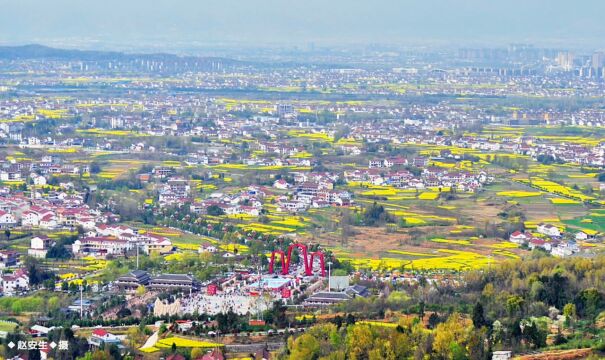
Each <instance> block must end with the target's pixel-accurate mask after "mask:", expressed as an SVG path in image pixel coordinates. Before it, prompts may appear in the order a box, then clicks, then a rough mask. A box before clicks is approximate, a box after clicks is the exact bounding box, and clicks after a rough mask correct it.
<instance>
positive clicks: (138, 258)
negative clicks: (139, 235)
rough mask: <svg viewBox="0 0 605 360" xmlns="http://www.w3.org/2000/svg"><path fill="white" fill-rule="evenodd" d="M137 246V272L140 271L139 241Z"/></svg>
mask: <svg viewBox="0 0 605 360" xmlns="http://www.w3.org/2000/svg"><path fill="white" fill-rule="evenodd" d="M136 244H137V245H136V246H137V270H139V241H137V242H136Z"/></svg>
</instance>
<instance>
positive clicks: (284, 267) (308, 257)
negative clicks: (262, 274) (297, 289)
mask: <svg viewBox="0 0 605 360" xmlns="http://www.w3.org/2000/svg"><path fill="white" fill-rule="evenodd" d="M294 248H299V249H300V250H301V252H302V260H303V264H304V266H305V275H306V276H311V275H313V262H314V261H315V259H316V257H317V258H319V268H320V270H321V276H323V277H325V276H326V266H325V262H324V253H323V252H321V251H319V250H318V251H314V252H312V253H310V254H309V252H308V249H307V246H306V245H303V244H292V245H290V246H289V247H288V253H287V254H285V253H284V251H282V250H273V251H272V252H271V260H270V261H269V274H273V270H274V267H275V255H276V254H277V255H279V258H280V260H281V273H282V275H288V274H289V273H290V261H291V260H292V250H294Z"/></svg>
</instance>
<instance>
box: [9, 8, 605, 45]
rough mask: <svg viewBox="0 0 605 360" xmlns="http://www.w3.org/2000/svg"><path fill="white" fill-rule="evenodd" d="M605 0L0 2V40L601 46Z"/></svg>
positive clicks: (116, 42) (126, 43) (11, 42)
mask: <svg viewBox="0 0 605 360" xmlns="http://www.w3.org/2000/svg"><path fill="white" fill-rule="evenodd" d="M604 19H605V1H604V0H371V1H370V0H215V1H207V0H98V1H97V0H0V43H2V44H23V43H34V42H37V43H44V44H54V45H56V44H63V45H68V46H86V47H107V46H111V45H116V46H117V45H119V46H134V47H141V46H147V45H149V44H155V45H158V48H160V49H161V48H162V47H163V46H166V47H167V48H170V47H174V46H175V44H177V46H180V45H184V44H191V43H198V44H216V43H227V42H228V43H246V44H249V45H255V44H285V45H308V44H309V43H311V42H314V43H315V44H317V45H321V44H338V43H342V44H345V43H346V44H351V43H357V44H367V43H382V44H416V45H417V44H422V43H425V42H426V43H429V42H441V43H453V44H456V45H457V44H461V45H464V44H487V43H489V42H494V43H498V44H506V43H507V42H531V43H534V44H536V45H542V44H546V45H558V44H561V45H563V46H571V47H576V46H577V47H594V48H604V47H605V20H604Z"/></svg>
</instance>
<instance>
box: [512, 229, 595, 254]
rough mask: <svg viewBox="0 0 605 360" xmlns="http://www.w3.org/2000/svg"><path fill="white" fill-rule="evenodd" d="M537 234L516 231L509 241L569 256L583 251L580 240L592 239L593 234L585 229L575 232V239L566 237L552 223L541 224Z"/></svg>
mask: <svg viewBox="0 0 605 360" xmlns="http://www.w3.org/2000/svg"><path fill="white" fill-rule="evenodd" d="M536 231H537V234H532V233H530V232H528V231H525V232H521V231H515V232H513V233H512V234H511V235H510V236H509V241H510V242H512V243H515V244H518V245H523V246H527V247H528V248H529V249H531V250H533V249H536V248H538V249H543V250H545V251H547V252H549V253H550V254H551V255H552V256H556V257H567V256H572V255H574V254H577V253H579V252H581V251H582V246H581V245H579V244H578V241H585V240H590V239H592V238H593V236H592V235H588V234H586V233H585V232H583V231H579V232H577V233H575V235H574V236H573V239H566V238H565V237H564V235H565V234H563V233H561V230H560V229H559V228H558V227H556V226H555V225H552V224H539V225H538V226H537V228H536Z"/></svg>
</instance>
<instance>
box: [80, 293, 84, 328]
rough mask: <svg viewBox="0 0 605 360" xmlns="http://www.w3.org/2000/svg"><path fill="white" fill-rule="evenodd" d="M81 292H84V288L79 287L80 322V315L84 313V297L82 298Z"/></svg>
mask: <svg viewBox="0 0 605 360" xmlns="http://www.w3.org/2000/svg"><path fill="white" fill-rule="evenodd" d="M83 292H84V286H83V285H80V320H82V315H83V313H84V304H83V301H84V297H83Z"/></svg>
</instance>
